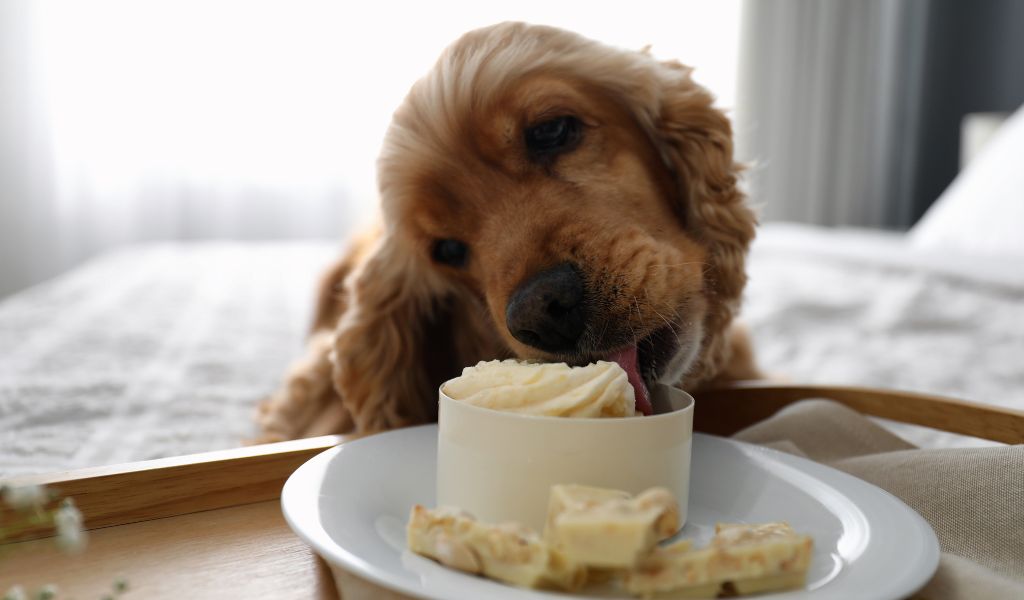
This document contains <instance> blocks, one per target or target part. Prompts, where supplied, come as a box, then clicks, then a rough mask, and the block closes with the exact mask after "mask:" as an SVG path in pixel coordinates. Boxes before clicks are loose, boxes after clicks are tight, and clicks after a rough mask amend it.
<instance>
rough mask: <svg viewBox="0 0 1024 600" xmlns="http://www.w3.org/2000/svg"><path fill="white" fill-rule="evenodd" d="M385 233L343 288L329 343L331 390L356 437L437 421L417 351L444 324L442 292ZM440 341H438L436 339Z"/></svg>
mask: <svg viewBox="0 0 1024 600" xmlns="http://www.w3.org/2000/svg"><path fill="white" fill-rule="evenodd" d="M423 267H424V265H421V264H418V257H417V256H415V255H414V254H413V253H412V252H411V251H410V249H409V248H406V247H405V244H403V243H402V240H401V238H400V237H399V236H397V235H394V234H393V233H392V234H390V235H389V234H385V235H384V236H382V237H381V238H380V239H379V240H378V242H377V246H376V247H375V248H374V249H373V250H372V251H371V253H370V254H369V256H368V257H367V258H366V260H364V261H363V263H362V264H361V265H360V266H359V267H358V268H357V269H356V270H355V271H354V272H353V273H351V274H350V276H349V277H348V279H347V280H346V282H345V288H346V297H347V298H349V306H348V307H347V308H346V310H345V312H344V314H342V316H341V318H340V319H339V321H338V326H337V330H336V332H335V339H334V354H333V356H332V362H333V363H334V385H335V388H336V390H337V391H338V392H339V394H340V395H341V399H342V402H343V403H344V405H345V408H346V409H347V410H348V411H349V413H350V414H351V415H352V417H353V420H354V421H355V425H356V429H357V431H380V430H384V429H392V428H395V427H403V426H406V425H412V424H418V423H425V422H428V421H430V420H432V419H433V418H436V411H437V391H436V389H435V387H434V386H435V385H436V384H435V382H434V381H433V377H432V376H431V373H430V372H429V369H428V361H427V360H426V359H425V356H424V354H423V351H422V349H423V348H424V346H425V344H426V342H427V340H426V339H425V336H426V335H427V333H428V331H429V330H431V329H433V328H432V323H433V322H435V321H436V320H437V319H439V318H443V315H442V314H441V313H443V312H444V309H445V307H444V306H443V304H444V296H445V290H444V289H441V288H440V287H439V284H438V282H436V281H432V280H431V277H430V276H429V272H428V269H424V268H423ZM437 342H438V343H443V341H442V340H437Z"/></svg>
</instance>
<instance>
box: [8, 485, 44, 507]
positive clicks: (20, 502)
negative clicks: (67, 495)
mask: <svg viewBox="0 0 1024 600" xmlns="http://www.w3.org/2000/svg"><path fill="white" fill-rule="evenodd" d="M3 498H4V502H6V503H7V504H8V505H9V506H10V507H11V508H15V509H18V510H25V509H28V508H36V507H41V506H42V505H43V504H46V501H47V500H48V499H49V494H47V492H46V488H44V487H43V486H41V485H20V486H18V487H12V486H4V488H3Z"/></svg>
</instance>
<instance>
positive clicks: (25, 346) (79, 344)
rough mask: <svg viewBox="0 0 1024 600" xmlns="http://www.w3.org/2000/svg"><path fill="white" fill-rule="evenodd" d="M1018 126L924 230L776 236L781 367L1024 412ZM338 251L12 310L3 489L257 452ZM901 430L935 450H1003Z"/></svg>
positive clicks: (761, 250)
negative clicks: (15, 480) (261, 423)
mask: <svg viewBox="0 0 1024 600" xmlns="http://www.w3.org/2000/svg"><path fill="white" fill-rule="evenodd" d="M1007 128H1010V129H1011V130H1012V133H1013V135H1009V134H1008V135H1002V130H1001V132H1000V133H1001V137H999V136H997V139H995V140H993V142H992V143H991V144H990V145H989V149H988V150H986V154H985V156H983V157H982V159H984V160H981V159H979V160H978V161H977V162H976V163H972V165H971V166H970V167H968V169H966V170H965V171H964V172H963V173H961V176H960V177H958V179H957V181H956V182H954V184H953V185H952V186H950V189H949V190H947V192H946V193H945V194H944V195H943V198H941V199H940V200H939V202H938V203H937V204H936V206H935V207H933V209H932V210H931V211H929V214H928V215H926V217H925V219H924V220H923V221H922V223H921V224H919V225H918V226H916V227H915V228H914V230H912V231H911V232H909V233H888V232H881V231H868V230H837V229H825V228H820V227H811V226H801V225H794V224H781V223H768V224H766V225H764V226H763V227H762V228H761V230H760V232H759V235H758V238H757V240H756V241H755V243H754V246H753V249H752V251H751V257H750V263H749V272H750V283H749V285H748V289H747V292H746V298H745V304H744V309H743V320H744V321H745V322H746V323H747V324H748V326H749V327H750V329H751V332H752V334H753V337H754V340H755V347H756V351H757V356H758V358H759V361H760V363H761V366H762V368H764V369H765V370H766V371H768V372H769V373H771V374H772V376H773V377H777V378H779V379H782V380H788V381H792V382H806V383H827V384H855V385H863V386H872V387H883V388H897V389H904V390H914V391H921V392H929V393H935V394H940V395H946V396H954V397H959V398H963V399H967V400H972V401H976V402H981V403H988V404H993V405H998V406H1004V407H1012V408H1018V409H1021V408H1024V241H1022V240H1021V238H1020V236H1019V230H1020V224H1021V223H1024V197H1022V195H1021V194H1022V192H1021V191H1020V190H1024V180H1021V178H1022V177H1024V175H1022V173H1021V170H1020V169H1019V168H1017V167H1015V166H1014V165H1015V164H1016V162H1015V161H1017V160H1019V156H1021V155H1024V112H1022V111H1018V113H1017V114H1016V115H1014V117H1013V118H1011V119H1010V121H1009V122H1008V123H1007V125H1006V126H1004V127H1003V129H1004V130H1005V129H1007ZM1000 161H1002V162H1000ZM1014 177H1015V178H1016V180H1011V179H1007V178H1014ZM338 252H339V244H338V243H337V242H336V241H322V242H317V241H307V242H261V243H242V242H196V243H164V244H149V245H140V246H131V247H125V248H122V249H119V250H117V251H114V252H111V253H109V254H106V255H103V256H100V257H97V258H95V259H93V260H91V261H90V262H88V263H86V264H84V265H82V266H80V267H78V268H77V269H75V270H73V271H71V272H69V273H67V274H65V275H63V276H60V277H58V278H56V279H54V280H52V281H50V282H48V283H45V284H43V285H39V286H37V287H34V288H32V289H29V290H27V291H24V292H21V293H19V294H17V295H15V296H12V297H10V298H8V299H6V300H4V301H3V302H0V356H3V357H4V358H3V360H2V361H0V476H11V475H18V474H28V473H37V472H45V471H54V470H65V469H73V468H79V467H83V466H92V465H99V464H112V463H120V462H127V461H136V460H145V459H151V458H159V457H165V456H173V455H179V454H185V453H192V452H200V451H206V450H214V449H221V448H230V447H235V446H237V445H239V444H241V443H243V442H244V441H245V440H246V439H248V438H250V437H252V436H253V435H254V434H255V433H256V431H255V425H254V422H253V419H252V416H253V412H254V410H255V406H256V404H257V403H258V402H259V401H260V399H261V398H263V397H265V396H266V395H267V394H268V393H270V392H271V391H272V390H273V389H274V388H275V386H277V385H278V384H279V382H280V381H281V379H282V377H283V375H284V372H285V370H286V368H287V365H288V364H289V362H290V361H291V360H292V359H293V358H295V357H296V356H298V355H299V354H300V352H301V350H302V341H303V337H304V334H305V331H306V327H307V324H308V321H309V318H310V310H311V304H312V298H313V290H314V286H315V280H316V277H317V274H318V273H319V272H320V270H321V269H323V268H324V267H325V266H326V265H327V264H328V263H329V261H330V260H331V259H332V258H333V257H335V256H336V255H337V253H338ZM887 426H888V427H890V428H892V429H893V430H894V431H896V432H897V433H898V434H899V435H901V436H903V437H905V438H906V439H908V440H909V441H911V442H912V443H914V444H917V445H919V446H925V447H940V446H951V445H972V444H982V443H984V442H982V441H980V440H972V439H968V438H963V437H958V436H953V435H952V434H946V433H940V432H936V431H931V430H924V429H920V428H913V427H910V426H907V425H898V424H887Z"/></svg>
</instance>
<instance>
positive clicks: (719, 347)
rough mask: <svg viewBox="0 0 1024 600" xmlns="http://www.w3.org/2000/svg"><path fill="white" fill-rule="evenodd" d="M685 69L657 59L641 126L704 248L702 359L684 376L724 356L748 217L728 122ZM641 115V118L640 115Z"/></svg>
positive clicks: (704, 372)
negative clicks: (652, 96) (649, 109)
mask: <svg viewBox="0 0 1024 600" xmlns="http://www.w3.org/2000/svg"><path fill="white" fill-rule="evenodd" d="M691 70H692V69H690V68H689V67H686V66H684V65H682V64H680V63H678V62H675V61H671V62H663V63H658V64H657V68H656V72H657V79H658V84H657V85H656V88H657V89H659V91H660V94H659V95H658V100H657V107H656V108H654V110H653V114H651V115H650V116H649V119H650V120H649V121H648V123H647V125H648V127H650V128H651V131H650V135H651V137H652V139H653V140H654V142H655V145H656V146H657V147H658V150H659V151H660V153H661V156H662V159H663V160H664V161H665V163H666V164H667V165H668V167H669V169H670V170H671V171H672V174H673V176H674V177H675V179H676V184H677V185H676V187H677V189H678V196H677V197H676V198H674V199H673V201H674V202H676V207H675V208H676V209H677V212H678V213H679V214H680V216H681V218H683V219H684V221H685V222H686V224H687V227H688V229H689V230H690V231H692V232H693V233H694V234H695V235H697V236H700V238H701V239H702V243H703V244H704V246H705V247H706V248H707V249H708V263H709V264H708V270H707V272H706V274H705V282H706V283H705V285H706V286H707V289H706V293H707V295H708V297H709V299H711V303H710V306H709V315H708V318H707V319H706V321H705V323H704V325H705V334H704V335H705V341H706V343H707V344H708V345H707V346H706V348H705V352H704V360H703V361H702V363H701V364H700V365H697V366H696V370H695V371H694V372H692V373H691V374H690V376H691V377H693V378H695V379H704V378H706V377H707V376H710V375H711V374H713V373H714V372H715V371H716V370H717V369H718V367H719V366H720V365H721V363H722V362H723V361H724V359H725V354H726V353H727V348H726V347H725V341H724V340H726V339H727V336H726V335H724V333H725V329H726V328H727V327H728V325H729V323H730V321H731V320H732V318H733V314H734V313H735V311H736V309H737V307H738V304H739V299H740V295H741V294H742V293H743V287H744V285H745V284H746V280H747V276H746V271H745V265H744V263H745V260H746V254H747V248H748V246H749V244H750V241H751V240H752V239H753V237H754V226H755V225H756V217H755V216H754V213H753V212H752V211H751V210H750V208H749V207H748V206H747V204H746V199H745V197H744V194H743V192H742V191H741V190H740V189H739V187H738V176H739V172H740V170H741V167H740V165H738V164H737V163H736V162H734V161H733V142H732V128H731V126H730V124H729V119H728V118H727V117H726V116H725V115H724V114H723V113H722V112H721V111H720V110H718V109H717V108H715V107H714V106H713V102H714V98H713V96H712V95H711V94H710V93H708V91H707V90H705V89H704V88H703V87H701V86H700V85H698V84H696V83H694V81H693V80H692V78H691V76H690V73H691ZM645 120H646V119H645Z"/></svg>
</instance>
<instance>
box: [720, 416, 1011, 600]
mask: <svg viewBox="0 0 1024 600" xmlns="http://www.w3.org/2000/svg"><path fill="white" fill-rule="evenodd" d="M734 437H735V438H736V439H739V440H743V441H745V442H751V443H755V444H762V445H766V446H771V447H774V448H776V449H778V450H782V451H784V452H790V453H793V454H799V455H802V456H806V457H807V458H810V459H812V460H816V461H818V462H822V463H825V464H827V465H830V466H832V467H835V468H836V469H839V470H841V471H846V472H847V473H850V474H851V475H855V476H856V477H859V478H861V479H864V480H865V481H869V482H871V483H873V484H875V485H877V486H878V487H880V488H882V489H884V490H888V491H889V492H890V493H892V494H893V495H895V496H897V497H898V498H900V499H901V500H903V501H904V502H906V503H907V504H908V505H909V506H910V507H911V508H913V509H914V510H916V511H917V512H918V513H920V514H921V516H923V517H924V518H925V519H926V520H927V521H928V523H929V524H930V525H931V526H932V529H934V530H935V533H936V535H937V536H938V538H939V544H940V546H941V547H942V551H943V554H942V560H941V562H940V564H939V570H938V572H937V573H936V575H935V577H934V578H933V579H932V580H931V581H930V582H929V583H928V584H927V585H926V586H925V587H924V589H922V590H921V591H920V592H919V593H918V595H917V596H916V597H919V598H928V599H934V600H942V599H947V598H949V599H954V598H955V599H971V600H974V599H985V598H998V599H1003V598H1024V445H1019V446H1002V447H995V448H949V449H940V450H922V449H917V448H915V447H914V446H912V445H910V444H908V443H907V442H905V441H903V440H902V439H900V438H898V437H896V436H895V435H893V434H891V433H889V432H888V431H886V430H885V429H883V428H882V427H880V426H879V425H876V424H875V423H874V422H872V421H871V420H869V419H867V418H865V417H864V416H862V415H860V414H858V413H856V412H854V411H852V410H850V409H848V408H846V407H845V406H842V405H841V404H837V403H835V402H831V401H827V400H807V401H804V402H798V403H796V404H793V405H791V406H789V407H787V408H785V409H783V410H781V411H779V412H778V413H776V414H775V415H774V416H773V417H771V418H769V419H766V420H764V421H761V422H760V423H757V424H756V425H753V426H752V427H749V428H747V429H745V430H743V431H741V432H739V433H737V434H736V435H735V436H734Z"/></svg>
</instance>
